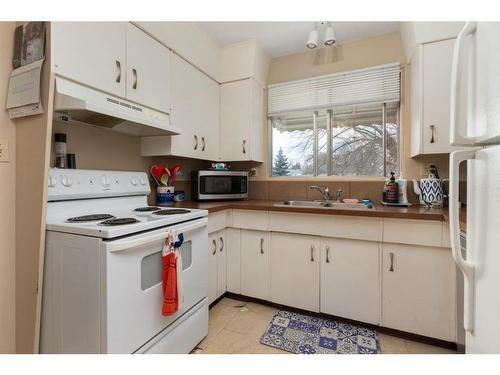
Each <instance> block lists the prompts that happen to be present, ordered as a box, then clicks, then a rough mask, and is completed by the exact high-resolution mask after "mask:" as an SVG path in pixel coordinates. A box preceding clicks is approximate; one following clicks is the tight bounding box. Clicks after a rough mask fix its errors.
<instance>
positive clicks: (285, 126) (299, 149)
mask: <svg viewBox="0 0 500 375" xmlns="http://www.w3.org/2000/svg"><path fill="white" fill-rule="evenodd" d="M384 108H385V118H386V126H385V132H386V142H385V150H384V143H383V135H384V134H383V131H384V127H383V118H384V115H383V113H384ZM330 113H331V115H330ZM398 115H399V103H389V104H386V106H385V107H384V106H383V105H382V104H377V105H373V104H370V105H355V106H344V107H339V108H333V109H331V110H330V111H329V112H328V111H327V110H322V111H317V116H316V119H317V120H316V121H317V133H318V135H317V136H318V150H317V160H318V163H317V171H315V170H314V147H313V145H314V134H313V133H314V131H313V125H314V124H313V114H312V113H311V112H301V113H289V114H284V115H281V116H279V117H273V118H272V119H271V121H272V148H273V160H274V162H273V173H272V175H273V176H281V175H282V174H278V172H279V173H281V172H280V169H276V167H278V164H277V162H278V161H279V162H280V163H282V160H283V158H285V159H286V160H287V163H288V172H289V174H287V175H290V176H314V175H320V176H321V175H323V176H324V175H327V174H328V170H327V165H328V162H329V158H331V165H332V166H331V175H334V176H383V175H384V152H385V154H386V168H385V170H386V173H387V174H388V173H389V172H391V171H393V172H395V173H396V174H398V173H399V154H398V149H399V125H398ZM327 116H331V118H330V120H331V137H330V138H328V131H327ZM328 146H330V149H331V155H328V149H329V148H328Z"/></svg>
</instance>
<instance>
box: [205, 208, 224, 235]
mask: <svg viewBox="0 0 500 375" xmlns="http://www.w3.org/2000/svg"><path fill="white" fill-rule="evenodd" d="M226 212H227V211H219V212H214V213H211V214H209V215H208V233H213V232H217V231H219V230H222V229H224V228H226Z"/></svg>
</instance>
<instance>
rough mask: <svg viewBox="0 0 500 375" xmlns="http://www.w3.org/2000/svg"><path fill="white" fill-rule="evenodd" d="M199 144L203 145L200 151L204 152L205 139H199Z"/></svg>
mask: <svg viewBox="0 0 500 375" xmlns="http://www.w3.org/2000/svg"><path fill="white" fill-rule="evenodd" d="M201 143H203V146H201V151H205V137H201Z"/></svg>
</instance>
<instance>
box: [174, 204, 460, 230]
mask: <svg viewBox="0 0 500 375" xmlns="http://www.w3.org/2000/svg"><path fill="white" fill-rule="evenodd" d="M282 203H283V201H271V200H246V201H211V202H197V201H184V202H178V203H175V204H174V207H182V208H199V209H203V210H208V212H209V213H213V212H217V211H223V210H227V209H240V210H261V211H279V212H295V213H307V214H322V215H346V216H368V217H386V218H397V219H420V220H435V221H447V219H448V209H447V208H431V209H426V208H424V207H420V206H417V205H414V206H412V207H388V206H382V205H375V208H374V209H370V210H349V209H334V208H315V207H291V206H290V207H283V206H276V204H282ZM463 211H464V212H465V210H463ZM461 219H462V215H461ZM463 219H464V225H463V226H464V229H465V214H464V215H463ZM461 221H462V220H461ZM461 224H462V223H461ZM461 227H462V225H461Z"/></svg>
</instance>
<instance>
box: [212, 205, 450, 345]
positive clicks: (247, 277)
mask: <svg viewBox="0 0 500 375" xmlns="http://www.w3.org/2000/svg"><path fill="white" fill-rule="evenodd" d="M217 215H219V213H217V214H211V215H210V216H211V219H210V218H209V225H210V220H211V223H212V224H213V225H212V230H213V233H211V234H210V235H209V252H210V253H209V259H210V260H209V267H210V272H209V275H210V276H209V278H210V279H209V302H210V303H211V302H213V301H215V300H216V299H217V298H218V297H220V296H221V295H222V294H223V293H224V292H225V291H229V292H232V293H237V294H242V295H245V296H248V297H254V298H258V299H262V300H270V301H272V302H275V303H278V304H281V305H286V306H290V307H295V308H299V309H303V310H308V311H314V312H318V311H319V312H322V313H325V314H329V315H333V316H338V317H342V318H346V319H352V320H356V321H360V322H365V323H369V324H374V325H380V326H383V327H388V328H393V329H397V330H400V331H406V332H411V333H415V334H419V335H423V336H428V337H433V338H437V339H441V340H445V341H451V342H455V341H456V271H455V270H456V268H455V264H454V262H453V259H452V256H451V250H450V249H449V248H447V247H439V246H440V245H441V244H442V243H443V244H445V245H446V242H442V239H441V225H439V228H437V229H439V230H437V229H436V228H434V227H433V228H431V229H433V230H431V231H429V230H428V229H429V228H430V227H429V228H428V227H422V228H425V229H426V231H425V232H426V234H425V236H426V238H422V240H421V241H420V243H421V244H423V245H424V246H419V245H414V244H413V243H415V242H417V241H418V239H417V238H416V236H410V237H409V238H406V239H404V238H403V237H401V238H399V239H397V238H396V237H394V239H393V240H398V241H399V240H401V241H406V243H404V244H403V243H391V242H383V241H382V242H381V241H380V240H379V239H378V238H377V239H375V240H372V241H367V240H361V239H352V238H334V237H322V236H318V235H310V234H307V233H303V232H302V233H297V228H296V227H290V226H288V227H286V226H282V231H273V228H274V227H273V225H275V224H276V222H273V221H272V220H271V231H270V230H269V229H265V230H260V229H261V228H262V229H264V228H267V227H268V224H267V213H262V212H259V215H260V216H255V215H256V212H250V211H248V212H247V211H245V210H235V211H233V217H232V219H233V220H232V221H231V227H226V228H225V229H222V230H221V228H222V223H221V222H219V221H220V218H219V217H218V216H217ZM304 216H305V215H304ZM294 218H296V219H297V220H302V222H304V218H301V217H300V216H299V215H296V217H295V216H294ZM271 219H272V217H271ZM308 219H309V218H308ZM227 223H229V221H228V222H227ZM405 223H406V225H407V226H408V228H404V231H407V232H408V231H410V230H411V229H410V227H411V225H412V224H415V223H414V221H412V220H408V221H404V220H403V221H401V223H397V224H398V225H399V224H401V225H402V224H405ZM385 224H386V226H387V228H388V229H390V228H392V227H393V226H394V225H393V224H394V223H392V222H388V221H386V222H385ZM429 225H430V224H429ZM228 226H229V224H228ZM413 226H414V225H413ZM249 228H253V229H249ZM398 228H399V227H398ZM422 228H420V229H422ZM286 229H288V230H289V231H290V232H292V233H287V232H286ZM359 229H360V230H362V228H359ZM417 229H418V228H417ZM434 229H436V230H434ZM274 230H275V229H274ZM386 234H387V233H386ZM446 235H447V234H446ZM388 236H389V235H385V236H384V239H386V240H388ZM427 237H429V238H427ZM428 243H436V244H438V245H437V246H429V245H428ZM441 246H442V245H441Z"/></svg>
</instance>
